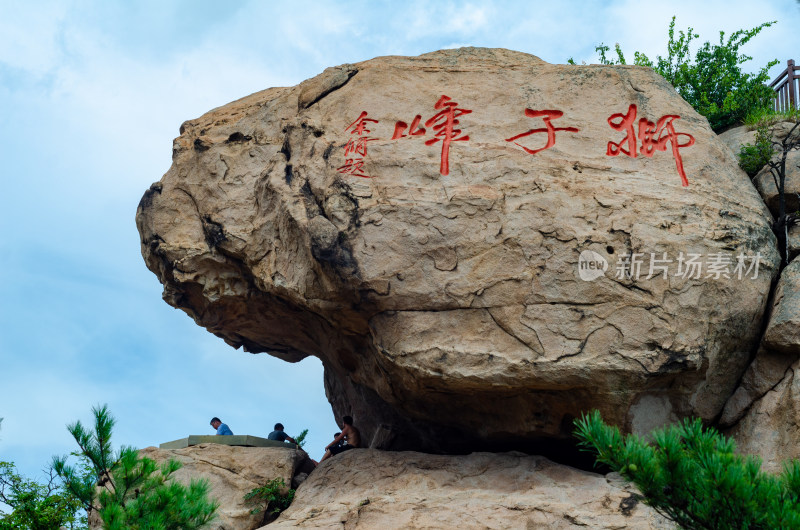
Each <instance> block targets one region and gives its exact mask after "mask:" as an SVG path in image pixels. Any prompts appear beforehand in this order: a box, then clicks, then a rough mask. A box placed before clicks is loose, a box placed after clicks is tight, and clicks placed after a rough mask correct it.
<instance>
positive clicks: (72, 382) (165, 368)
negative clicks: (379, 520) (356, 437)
mask: <svg viewBox="0 0 800 530" xmlns="http://www.w3.org/2000/svg"><path fill="white" fill-rule="evenodd" d="M228 4H233V3H231V2H211V1H202V0H192V1H191V2H190V1H174V2H164V1H161V0H160V1H140V2H101V1H96V2H74V1H68V0H65V1H60V2H38V1H30V2H22V1H19V2H11V1H7V0H0V179H2V185H3V191H4V199H5V200H4V201H3V207H2V208H0V228H2V237H0V273H2V278H3V280H4V281H2V282H0V300H1V301H2V302H0V375H1V376H2V384H0V417H4V418H5V420H4V422H3V424H2V430H0V460H11V461H14V462H16V463H17V464H18V466H19V468H20V469H21V470H22V471H23V472H24V473H26V474H28V475H32V476H41V472H40V469H41V468H43V467H44V466H45V465H46V464H47V462H48V461H49V460H50V458H51V456H52V455H53V454H61V453H67V452H69V451H70V450H72V449H73V443H72V440H71V439H70V437H69V435H68V433H67V432H66V429H65V425H66V424H67V423H69V422H72V421H74V420H76V419H81V420H83V421H86V420H89V419H90V412H89V411H90V408H91V407H92V406H93V405H96V404H102V403H107V404H108V405H109V406H110V408H111V410H112V412H113V413H114V414H115V416H116V417H117V419H118V426H117V429H116V443H117V444H120V443H124V444H127V445H133V446H136V447H145V446H148V445H157V444H159V443H161V442H165V441H168V440H173V439H177V438H181V437H184V436H187V435H189V434H210V433H211V428H210V427H209V425H208V421H209V419H210V418H211V416H214V415H216V416H219V417H221V418H222V419H223V420H224V421H226V422H227V423H228V424H229V425H230V426H231V428H232V429H233V431H234V432H235V433H237V434H252V435H261V436H264V435H266V434H267V433H268V432H269V431H270V430H271V427H272V424H273V423H274V422H276V421H282V422H283V423H284V424H285V425H286V427H287V431H288V432H289V433H290V434H296V433H297V432H299V431H300V430H301V429H302V428H306V427H307V428H309V429H310V431H311V432H310V436H309V442H308V446H307V448H308V449H309V452H310V453H311V455H312V456H313V457H315V458H319V457H320V456H321V449H322V447H323V446H324V445H325V444H326V443H327V442H328V441H329V439H330V437H331V435H332V434H333V433H334V432H335V431H336V429H337V427H336V425H335V423H334V420H333V415H332V413H331V411H330V406H329V405H328V403H327V400H326V399H325V394H324V390H323V386H322V367H321V364H320V363H319V361H317V360H316V359H306V360H305V361H303V362H301V363H298V364H288V363H285V362H282V361H279V360H277V359H275V358H272V357H270V356H268V355H250V354H247V353H244V352H242V351H237V350H233V349H232V348H230V347H228V346H227V345H225V344H224V343H223V342H222V341H221V340H220V339H218V338H216V337H214V336H213V335H211V334H209V333H207V332H206V331H205V330H204V329H202V328H199V327H198V326H196V325H195V324H194V322H193V321H192V320H191V319H190V318H189V317H187V316H186V315H185V314H184V313H182V312H181V311H178V310H175V309H173V308H171V307H169V306H168V305H167V304H166V303H164V302H163V301H162V300H161V286H160V284H159V283H158V281H157V279H156V278H155V276H154V275H153V274H152V273H150V272H149V271H148V270H147V268H146V267H145V265H144V262H143V260H142V258H141V255H140V252H139V238H138V234H137V232H136V227H135V223H134V215H135V212H136V206H137V204H138V202H139V199H140V198H141V195H142V193H143V192H144V191H145V190H146V189H147V188H148V186H149V185H150V184H151V183H152V182H154V181H157V180H159V179H160V178H161V175H162V174H163V173H164V172H166V171H167V169H168V168H169V166H170V163H171V159H170V156H171V147H172V139H173V138H174V137H175V136H177V135H178V127H179V126H180V124H181V123H182V122H183V121H185V120H187V119H192V118H196V117H198V116H200V115H201V114H203V113H204V112H206V111H208V110H210V109H212V108H214V107H217V106H220V105H224V104H225V103H227V102H229V101H232V100H235V99H238V98H240V97H243V96H245V95H247V94H250V93H252V92H255V91H258V90H261V89H264V88H268V87H271V86H287V85H294V84H297V83H299V82H300V81H302V80H304V79H306V78H309V77H312V76H314V75H316V74H318V73H319V72H321V71H322V70H323V69H324V68H326V67H328V66H334V65H338V64H342V63H352V62H357V61H361V60H365V59H370V58H372V57H376V56H380V55H418V54H420V53H425V52H429V51H433V50H437V49H440V48H446V47H455V46H463V45H471V46H487V47H504V48H511V49H515V50H520V51H524V52H528V53H532V54H534V55H538V56H539V57H541V58H542V59H544V60H546V61H548V62H552V63H563V62H565V61H566V59H567V58H569V57H573V58H574V59H575V60H576V61H578V62H579V63H580V62H581V61H586V62H589V63H591V62H595V61H596V55H595V53H594V47H595V45H597V44H598V43H600V42H605V43H606V44H609V45H611V46H613V44H614V43H615V42H619V43H620V44H621V45H622V47H623V49H624V50H625V51H626V52H627V54H628V56H629V57H632V54H633V50H635V49H636V50H641V51H644V52H646V53H648V55H650V56H651V58H652V57H654V56H655V55H656V54H659V53H662V54H663V53H665V46H666V32H667V27H668V24H669V20H670V18H671V16H672V15H677V26H678V28H680V29H684V28H686V27H687V26H692V27H693V28H694V29H695V30H696V31H697V32H698V33H700V37H701V41H705V40H712V41H713V40H716V39H717V38H718V37H717V36H718V32H719V31H720V30H724V31H726V32H731V31H733V30H736V29H740V28H749V27H752V26H754V25H756V24H758V23H761V22H765V21H769V20H777V21H778V24H777V25H775V26H774V27H772V28H769V29H766V30H765V31H764V32H763V33H762V35H760V36H758V37H757V38H756V39H755V40H754V41H753V42H752V43H750V44H748V45H747V46H746V47H745V49H744V51H745V52H746V53H748V54H749V55H752V56H753V57H754V60H753V61H751V62H750V63H747V64H746V65H745V68H746V69H748V70H751V71H752V70H756V69H757V68H758V67H759V66H761V65H763V64H765V63H766V62H767V61H768V60H770V59H773V58H777V59H779V60H780V61H781V65H785V61H786V60H787V59H790V58H795V59H797V60H800V53H797V52H800V50H798V49H797V46H795V47H794V48H792V47H791V45H792V43H796V42H797V39H796V36H795V33H794V30H795V28H797V27H798V23H800V6H798V4H797V3H796V2H795V1H793V0H792V1H789V0H785V1H779V0H772V1H769V0H768V1H763V2H758V3H756V2H752V1H713V0H712V1H707V2H697V1H692V2H684V1H676V2H669V3H666V2H664V3H654V2H633V1H612V2H598V1H583V2H578V1H572V2H552V1H549V2H534V1H520V2H499V1H498V2H455V1H451V2H444V1H441V2H431V1H424V2H423V1H406V2H387V1H375V0H373V1H369V2H367V1H360V2H322V1H317V2H302V1H295V2H291V3H289V2H237V3H235V5H236V7H230V6H229V5H228ZM781 69H782V66H780V65H779V66H777V67H775V68H773V70H772V74H773V75H775V74H777V73H778V72H779V71H780V70H781Z"/></svg>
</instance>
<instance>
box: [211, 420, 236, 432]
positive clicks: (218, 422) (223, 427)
mask: <svg viewBox="0 0 800 530" xmlns="http://www.w3.org/2000/svg"><path fill="white" fill-rule="evenodd" d="M211 426H212V427H214V428H215V429H216V430H217V436H233V431H231V430H230V428H229V427H228V426H227V425H225V424H224V423H222V421H221V420H220V419H219V418H217V417H216V416H214V417H213V418H211Z"/></svg>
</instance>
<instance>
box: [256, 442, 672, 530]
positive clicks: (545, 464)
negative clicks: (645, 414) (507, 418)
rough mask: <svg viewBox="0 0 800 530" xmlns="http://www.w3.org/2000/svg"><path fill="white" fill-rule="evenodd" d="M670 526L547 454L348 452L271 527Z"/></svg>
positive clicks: (614, 486) (613, 483)
mask: <svg viewBox="0 0 800 530" xmlns="http://www.w3.org/2000/svg"><path fill="white" fill-rule="evenodd" d="M578 527H583V528H587V527H588V528H608V529H611V528H615V529H621V528H631V529H633V528H636V529H654V528H665V529H666V528H670V529H671V528H674V525H672V524H671V523H669V522H668V521H666V520H665V519H663V518H662V517H661V516H660V515H658V514H657V513H656V512H655V511H654V510H652V509H651V508H649V507H648V506H645V505H644V504H643V503H642V502H641V501H640V498H639V497H638V495H636V493H635V491H634V490H633V489H631V488H630V487H628V486H625V485H624V484H623V481H622V480H621V478H620V477H619V475H616V474H611V475H608V476H605V477H604V476H603V475H598V474H595V473H588V472H585V471H578V470H575V469H572V468H570V467H567V466H563V465H560V464H556V463H554V462H551V461H550V460H547V459H546V458H544V457H541V456H528V455H523V454H521V453H473V454H470V455H466V456H438V455H429V454H422V453H414V452H402V453H395V452H383V451H375V450H355V451H348V452H346V453H343V454H342V455H339V456H337V457H335V458H333V459H332V460H330V461H327V462H324V463H323V464H321V465H320V466H319V467H318V468H317V470H316V471H314V473H312V474H311V476H310V477H309V479H308V480H307V481H306V482H305V483H304V484H303V485H302V486H301V487H300V488H299V489H298V490H297V493H296V496H295V500H294V502H293V503H292V505H291V506H290V507H289V509H288V510H287V511H285V512H283V513H282V514H281V516H280V517H279V518H278V519H277V520H276V521H275V522H274V523H272V524H270V525H269V526H267V527H264V528H265V529H266V528H353V529H358V528H360V529H372V528H383V529H387V530H388V529H395V528H396V529H401V528H402V529H406V528H441V529H445V528H447V529H450V528H460V529H472V528H481V529H483V528H578Z"/></svg>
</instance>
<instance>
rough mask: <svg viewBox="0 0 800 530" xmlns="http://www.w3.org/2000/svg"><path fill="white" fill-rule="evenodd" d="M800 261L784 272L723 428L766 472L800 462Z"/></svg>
mask: <svg viewBox="0 0 800 530" xmlns="http://www.w3.org/2000/svg"><path fill="white" fill-rule="evenodd" d="M799 331H800V259H795V260H794V261H792V262H791V263H790V264H789V266H787V267H786V268H785V269H783V271H782V272H781V277H780V280H779V282H778V286H777V288H776V289H775V293H774V295H773V304H772V310H771V312H770V316H769V322H768V324H767V327H766V330H765V332H764V337H763V339H762V343H761V349H760V350H759V352H758V355H756V358H755V360H754V361H753V363H752V364H751V365H750V367H749V368H748V370H747V372H746V373H745V376H744V377H743V378H742V383H741V385H740V386H739V388H737V389H736V392H735V393H734V394H733V396H732V397H731V399H730V400H729V401H728V403H727V404H726V405H725V410H724V412H723V414H722V418H721V419H720V423H721V424H722V426H732V427H731V428H730V429H729V430H728V432H727V434H729V435H731V436H733V438H734V439H735V440H736V442H737V444H738V447H739V450H740V451H741V452H743V453H747V454H755V455H759V456H760V457H761V458H762V460H763V462H764V465H763V467H764V469H766V470H769V471H773V472H779V471H780V470H781V465H782V462H784V461H785V460H788V459H791V458H800V361H799V360H798V359H800V332H799Z"/></svg>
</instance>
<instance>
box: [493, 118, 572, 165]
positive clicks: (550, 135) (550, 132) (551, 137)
mask: <svg viewBox="0 0 800 530" xmlns="http://www.w3.org/2000/svg"><path fill="white" fill-rule="evenodd" d="M563 115H564V113H563V112H561V111H560V110H533V109H525V116H528V117H529V118H538V117H540V116H541V118H542V120H543V121H544V128H543V129H541V128H540V129H531V130H530V131H528V132H524V133H522V134H518V135H516V136H512V137H511V138H506V142H514V145H518V146H520V147H521V148H522V149H524V150H525V152H526V153H528V154H531V155H535V154H536V153H538V152H539V151H544V150H545V149H550V148H551V147H553V146H554V145H555V144H556V131H569V132H578V130H579V129H577V128H575V127H553V124H552V123H550V120H555V119H557V118H560V117H561V116H563ZM537 133H547V143H546V144H545V145H544V147H542V148H540V149H528V148H527V147H525V146H524V145H522V144H520V143H517V141H516V140H518V139H520V138H524V137H525V136H530V135H531V134H537Z"/></svg>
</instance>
